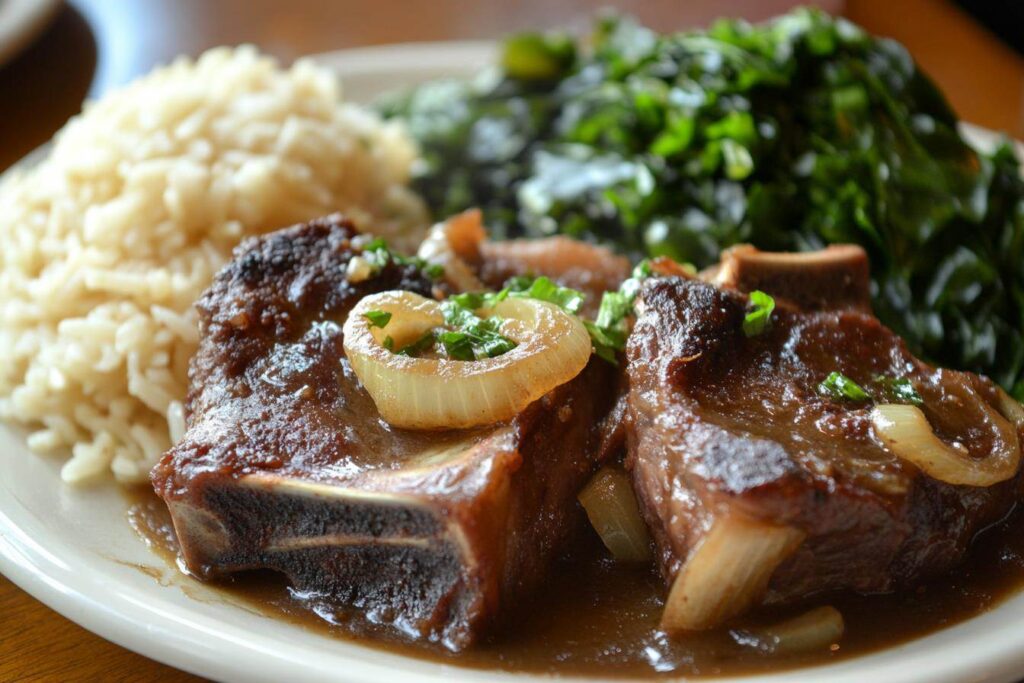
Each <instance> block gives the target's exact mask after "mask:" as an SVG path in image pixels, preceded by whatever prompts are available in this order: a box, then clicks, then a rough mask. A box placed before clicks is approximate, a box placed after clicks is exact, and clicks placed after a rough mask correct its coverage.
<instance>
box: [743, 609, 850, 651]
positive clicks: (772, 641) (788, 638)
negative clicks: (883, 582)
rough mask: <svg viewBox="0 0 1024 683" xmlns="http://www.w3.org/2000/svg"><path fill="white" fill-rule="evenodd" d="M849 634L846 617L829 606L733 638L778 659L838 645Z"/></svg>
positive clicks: (747, 631) (746, 631)
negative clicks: (844, 619)
mask: <svg viewBox="0 0 1024 683" xmlns="http://www.w3.org/2000/svg"><path fill="white" fill-rule="evenodd" d="M845 630H846V624H845V623H844V622H843V615H842V614H840V613H839V610H837V609H836V608H835V607H832V606H830V605H826V606H824V607H817V608H815V609H812V610H810V611H809V612H804V613H803V614H801V615H799V616H796V617H793V618H792V619H786V620H785V621H780V622H779V623H777V624H772V625H771V626H765V627H763V628H757V629H750V630H744V631H741V632H739V633H738V634H736V635H734V637H735V638H736V640H738V641H739V642H741V643H742V644H744V645H753V646H754V647H756V648H757V649H759V650H762V651H764V652H767V653H769V654H775V655H788V654H796V653H799V652H813V651H815V650H824V649H825V648H827V647H829V646H831V645H833V644H835V643H838V642H839V640H840V639H841V638H842V637H843V632H844V631H845Z"/></svg>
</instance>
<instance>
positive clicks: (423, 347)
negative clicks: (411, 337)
mask: <svg viewBox="0 0 1024 683" xmlns="http://www.w3.org/2000/svg"><path fill="white" fill-rule="evenodd" d="M388 339H391V337H388V338H387V339H385V340H384V342H385V345H384V348H387V341H388ZM392 346H394V342H393V341H392ZM433 346H434V331H433V330H431V331H429V332H427V333H425V334H424V335H423V336H422V337H420V338H419V339H417V340H416V341H414V342H412V343H411V344H406V345H405V346H403V347H402V348H400V349H398V350H397V351H395V353H396V354H397V355H399V356H413V357H415V356H418V355H420V354H421V353H423V352H424V351H427V350H428V349H430V348H432V347H433Z"/></svg>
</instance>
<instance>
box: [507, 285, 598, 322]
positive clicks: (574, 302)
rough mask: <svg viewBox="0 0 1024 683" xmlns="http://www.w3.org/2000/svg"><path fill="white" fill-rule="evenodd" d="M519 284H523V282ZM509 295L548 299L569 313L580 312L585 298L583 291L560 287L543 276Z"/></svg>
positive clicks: (541, 299)
mask: <svg viewBox="0 0 1024 683" xmlns="http://www.w3.org/2000/svg"><path fill="white" fill-rule="evenodd" d="M518 284H521V282H520V283H518ZM510 289H511V288H510ZM509 296H514V297H527V298H530V299H538V300H540V301H547V302H549V303H552V304H555V305H556V306H558V307H559V308H562V309H564V310H565V311H568V312H569V313H578V312H579V310H580V306H582V305H583V299H584V298H585V297H584V295H583V292H579V291H577V290H575V289H570V288H569V287H559V286H558V285H556V284H555V283H554V282H552V281H551V279H550V278H546V277H543V276H542V277H538V278H536V279H534V281H533V282H532V283H530V286H529V287H528V288H524V289H522V290H518V291H517V290H514V289H513V290H512V291H511V293H510V294H509Z"/></svg>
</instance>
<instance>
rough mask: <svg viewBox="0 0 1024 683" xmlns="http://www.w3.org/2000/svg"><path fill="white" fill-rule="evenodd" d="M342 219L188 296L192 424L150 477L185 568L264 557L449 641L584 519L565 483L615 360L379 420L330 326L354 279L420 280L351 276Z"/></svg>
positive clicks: (253, 253) (339, 321) (516, 588)
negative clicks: (441, 408)
mask: <svg viewBox="0 0 1024 683" xmlns="http://www.w3.org/2000/svg"><path fill="white" fill-rule="evenodd" d="M356 237H357V233H356V231H355V230H354V229H353V227H352V226H351V224H349V223H348V222H346V221H345V220H343V219H341V218H340V217H337V216H333V217H329V218H326V219H321V220H318V221H313V222H312V223H309V224H306V225H301V226H296V227H293V228H289V229H286V230H282V231H279V232H277V233H274V234H271V235H267V236H264V237H261V238H259V239H254V240H249V241H247V242H245V243H244V244H243V245H242V246H241V247H239V248H238V250H237V251H236V253H235V258H234V260H233V261H232V262H231V263H230V264H228V265H227V266H226V267H225V269H224V270H223V271H222V272H221V273H220V274H219V275H218V276H217V278H216V280H215V282H214V284H213V286H212V287H211V288H210V290H209V291H208V292H207V293H206V294H205V295H204V296H203V298H202V300H201V301H200V302H199V311H200V318H201V342H200V348H199V351H198V353H197V355H196V357H195V358H194V359H193V364H192V368H191V372H190V394H189V410H188V413H189V415H188V430H187V433H186V434H185V437H184V438H183V439H182V440H181V442H180V443H179V444H177V445H176V446H175V447H174V448H172V449H171V450H170V451H169V452H168V453H167V454H166V455H165V456H164V458H163V459H162V460H161V462H160V463H159V464H158V465H157V467H156V468H155V469H154V471H153V474H152V480H153V484H154V487H155V488H156V490H157V492H158V494H159V495H161V496H162V497H163V498H164V500H165V501H166V502H167V504H168V507H169V508H170V510H171V512H172V516H173V518H174V524H175V529H176V531H177V533H178V536H179V539H180V541H181V547H182V552H183V557H184V560H185V562H186V563H187V564H188V567H189V569H190V570H191V571H193V572H195V573H196V574H198V575H200V576H207V577H213V576H218V575H222V574H225V573H229V572H233V571H237V570H242V569H251V568H257V567H260V568H270V569H275V570H278V571H281V572H284V573H286V574H287V575H288V576H289V577H290V579H291V581H292V582H293V583H294V584H295V586H296V587H297V588H299V589H300V590H303V591H310V592H313V593H317V594H320V595H322V596H323V597H324V598H325V599H329V600H331V601H333V602H334V603H336V604H342V605H347V606H351V607H354V608H356V609H358V610H359V611H360V612H361V613H362V614H364V615H365V616H366V617H367V618H368V619H369V620H371V621H373V622H375V623H383V624H391V625H393V626H395V627H396V628H398V629H400V630H402V631H403V632H405V633H408V634H413V635H416V636H419V637H423V638H427V639H431V640H436V641H439V642H442V643H444V644H445V645H447V646H448V647H450V648H452V649H460V648H463V647H465V646H467V645H468V644H470V643H471V642H473V640H475V639H476V638H477V637H479V635H480V633H482V632H483V631H484V630H485V629H486V628H488V627H489V626H491V625H492V624H493V623H494V622H495V621H496V620H498V619H499V618H500V617H501V615H502V614H504V613H505V612H506V611H507V610H509V609H510V608H511V607H512V606H513V605H514V604H515V603H516V602H517V601H518V600H519V599H520V597H521V596H523V595H524V594H525V593H527V592H528V591H530V590H531V589H532V588H533V587H534V586H536V584H537V582H538V581H540V580H541V579H542V578H543V576H544V573H545V572H546V570H547V568H548V565H549V563H550V562H551V560H552V559H553V558H554V557H555V555H556V554H557V552H558V551H559V548H560V547H561V546H562V544H563V543H564V542H565V540H566V538H567V537H568V536H569V535H570V534H572V533H574V532H575V531H576V530H578V529H579V528H581V527H580V521H581V517H580V515H579V511H578V506H577V505H576V502H575V495H576V492H577V491H578V490H579V488H580V487H581V486H582V485H583V483H584V482H585V481H586V480H587V478H588V477H589V476H590V474H591V473H592V472H593V470H594V469H595V468H596V467H597V466H598V464H599V463H598V452H597V444H598V434H597V427H596V425H597V424H598V423H599V422H600V420H601V418H602V416H603V415H604V413H605V412H606V411H607V409H608V408H609V407H610V404H611V402H612V400H613V398H614V397H613V395H612V392H610V391H609V390H608V387H612V386H614V383H615V372H614V370H613V369H612V368H611V367H610V366H609V365H608V364H606V363H604V362H603V361H600V360H593V361H592V362H591V363H590V365H588V367H587V368H586V369H585V370H584V371H583V372H582V373H581V374H580V375H578V376H577V377H576V378H575V379H574V380H572V381H571V382H569V383H567V384H565V385H562V386H560V387H558V388H556V389H555V390H553V391H552V392H550V393H549V394H547V395H546V396H544V397H543V398H541V399H540V400H538V401H536V402H535V403H533V404H531V405H530V406H528V407H527V408H526V410H524V411H523V412H522V413H521V414H520V415H518V416H517V417H515V418H514V419H513V420H511V421H509V422H507V423H503V424H497V425H493V426H489V427H485V428H480V429H475V430H466V431H448V432H417V431H406V430H401V429H394V428H392V427H390V426H389V425H388V424H386V423H385V422H383V421H382V420H381V419H380V417H379V415H378V413H377V410H376V407H375V406H374V404H373V402H372V400H371V399H370V398H369V396H368V395H367V394H366V392H365V390H363V388H362V386H361V385H360V384H359V382H358V380H357V378H356V377H355V375H354V374H353V373H352V371H351V368H350V366H349V364H348V362H347V360H346V359H345V357H344V352H343V345H342V325H343V323H344V320H345V317H346V315H347V314H348V312H349V310H350V309H351V308H352V306H354V305H355V303H356V302H357V301H358V300H359V299H360V298H361V297H363V296H366V295H368V294H371V293H374V292H379V291H385V290H392V289H406V290H410V291H414V292H418V293H420V294H423V295H426V296H429V295H430V294H431V291H432V289H433V284H432V283H431V281H430V280H428V279H427V278H425V277H424V276H423V274H422V273H420V272H419V271H418V270H417V269H416V268H414V267H412V266H399V265H395V264H394V263H390V264H388V265H387V266H385V267H384V268H383V269H382V270H381V271H380V273H379V274H377V275H376V276H374V277H371V278H369V279H366V280H364V281H362V282H358V283H352V282H349V280H348V279H347V277H346V269H347V265H348V263H349V261H350V260H351V258H352V257H353V256H355V255H356V254H358V253H359V251H360V247H359V246H358V244H357V242H358V241H357V240H356ZM538 274H543V273H538ZM553 275H554V274H553Z"/></svg>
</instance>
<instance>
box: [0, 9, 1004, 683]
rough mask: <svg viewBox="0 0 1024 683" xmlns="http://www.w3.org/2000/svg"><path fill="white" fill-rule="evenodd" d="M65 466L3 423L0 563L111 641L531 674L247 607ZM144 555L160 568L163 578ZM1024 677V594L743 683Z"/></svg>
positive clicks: (417, 675)
mask: <svg viewBox="0 0 1024 683" xmlns="http://www.w3.org/2000/svg"><path fill="white" fill-rule="evenodd" d="M0 2H2V0H0ZM492 58H493V47H492V46H489V45H486V44H480V43H451V44H423V45H402V46H395V47H383V48H371V49H365V50H354V51H349V52H340V53H332V54H329V55H324V56H321V57H320V59H321V61H322V62H324V63H325V64H328V65H330V66H332V67H334V68H336V69H337V70H338V72H339V73H340V74H341V75H342V77H343V79H344V81H345V86H346V92H347V94H348V96H349V98H351V99H355V100H365V99H366V98H368V97H372V96H374V95H377V94H379V93H381V92H382V91H385V90H389V89H393V88H395V87H401V86H405V85H410V84H414V83H416V82H420V81H423V80H425V79H429V78H435V77H438V76H444V75H455V76H465V75H468V74H472V73H475V72H476V71H477V70H478V69H479V68H481V67H483V66H485V65H486V64H488V63H490V61H491V59H492ZM971 135H972V138H974V139H976V140H978V141H979V142H981V143H983V144H991V140H992V136H991V134H989V133H985V132H984V131H981V132H979V131H977V130H976V129H972V131H971ZM59 466H60V463H59V462H57V461H55V460H49V459H45V458H41V457H39V456H36V455H33V454H32V453H30V452H29V451H28V449H27V448H26V446H25V442H24V434H23V433H22V432H20V431H19V430H16V429H14V428H11V427H8V426H2V425H0V571H2V572H3V573H4V574H6V575H7V576H8V577H9V578H10V579H11V580H12V581H14V583H16V584H18V585H19V586H21V587H22V588H24V589H25V590H26V591H28V592H29V593H31V594H32V595H33V596H35V597H36V598H38V599H39V600H41V601H43V602H44V603H46V604H47V605H49V606H50V607H52V608H53V609H55V610H57V611H58V612H60V613H61V614H63V615H65V616H67V617H68V618H70V619H72V620H73V621H75V622H77V623H79V624H81V625H82V626H84V627H85V628H87V629H89V630H91V631H94V632H96V633H98V634H100V635H101V636H103V637H105V638H108V639H110V640H112V641H114V642H115V643H118V644H120V645H123V646H124V647H127V648H129V649H132V650H135V651H136V652H140V653H142V654H144V655H146V656H148V657H152V658H153V659H157V660H160V661H162V662H165V663H167V664H170V665H172V666H176V667H179V668H182V669H185V670H187V671H191V672H193V673H196V674H199V675H202V676H206V677H209V678H214V679H218V680H223V681H246V682H258V681H267V682H274V683H277V682H278V681H294V682H306V681H338V680H344V681H354V682H365V683H380V682H381V681H387V682H388V683H398V682H400V683H413V682H420V681H422V682H426V681H431V682H435V683H436V682H440V681H444V682H445V683H451V682H455V683H458V682H460V681H510V680H511V681H523V680H526V679H527V678H529V677H527V676H523V675H515V674H508V673H500V672H482V671H477V670H471V669H460V668H457V667H453V666H448V665H442V664H437V663H431V662H425V661H421V660H417V659H410V658H405V657H401V656H398V655H393V654H388V653H386V652H381V651H379V650H374V649H370V648H366V647H360V646H359V645H356V644H353V643H348V642H345V641H342V640H334V639H331V638H329V637H327V636H324V635H320V634H318V633H313V632H309V631H306V630H303V629H301V628H299V627H296V626H293V625H290V624H288V623H285V622H282V621H277V620H274V619H271V618H268V617H265V616H261V615H259V614H255V613H253V612H252V611H248V610H246V609H244V608H243V607H240V606H238V605H237V604H233V603H231V602H230V601H229V600H227V599H225V598H224V597H223V596H222V595H220V594H218V593H217V592H215V591H212V590H210V589H207V588H206V587H204V586H202V585H201V584H199V583H197V582H195V581H192V580H190V579H188V578H186V577H184V576H182V575H180V574H178V573H177V572H176V571H175V570H174V569H172V568H169V567H167V566H166V565H165V563H164V562H163V561H162V560H161V559H160V558H159V557H157V556H155V555H154V554H152V553H151V552H150V551H149V550H148V549H147V548H146V547H145V545H144V544H143V543H142V542H141V541H140V540H139V539H138V538H137V537H136V536H135V534H134V533H133V532H132V531H131V529H130V528H129V526H128V524H127V522H126V520H125V510H126V507H127V504H126V502H125V500H124V499H123V498H122V496H121V495H120V494H119V493H118V491H117V490H116V488H115V487H114V486H113V485H108V486H106V487H101V488H99V489H88V490H73V489H69V488H66V487H64V486H62V485H61V483H60V478H59ZM136 565H141V566H142V567H145V568H150V573H151V574H153V576H150V575H149V574H147V573H144V572H143V571H140V570H139V567H138V566H136ZM0 618H2V617H0ZM1022 675H1024V594H1022V595H1018V596H1017V597H1014V598H1012V599H1010V600H1008V601H1006V602H1004V603H1003V604H1001V605H1000V606H999V607H998V608H997V609H994V610H992V611H991V612H988V613H986V614H983V615H981V616H979V617H976V618H974V619H971V620H969V621H967V622H964V623H962V624H959V625H958V626H955V627H953V628H950V629H947V630H944V631H941V632H939V633H936V634H934V635H931V636H928V637H926V638H922V639H920V640H916V641H913V642H911V643H908V644H906V645H902V646H899V647H895V648H892V649H889V650H886V651H883V652H879V653H877V654H871V655H867V656H864V657H860V658H857V659H852V660H848V661H844V662H841V663H838V664H832V665H829V666H826V667H817V668H810V669H801V670H797V671H787V672H785V673H782V674H778V675H770V676H759V677H746V678H743V679H738V680H742V681H746V682H747V683H755V682H756V683H768V682H769V681H771V682H781V681H798V682H799V681H803V682H810V681H821V680H826V679H827V680H829V681H833V682H849V683H854V682H856V683H860V682H862V681H865V680H874V681H885V682H886V683H898V682H901V681H906V682H909V681H928V682H930V683H941V682H943V681H948V682H954V681H958V682H959V681H972V682H973V681H990V682H993V683H1001V682H1002V681H1010V680H1014V679H1016V678H1018V677H1020V676H1022ZM719 680H726V679H719Z"/></svg>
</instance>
